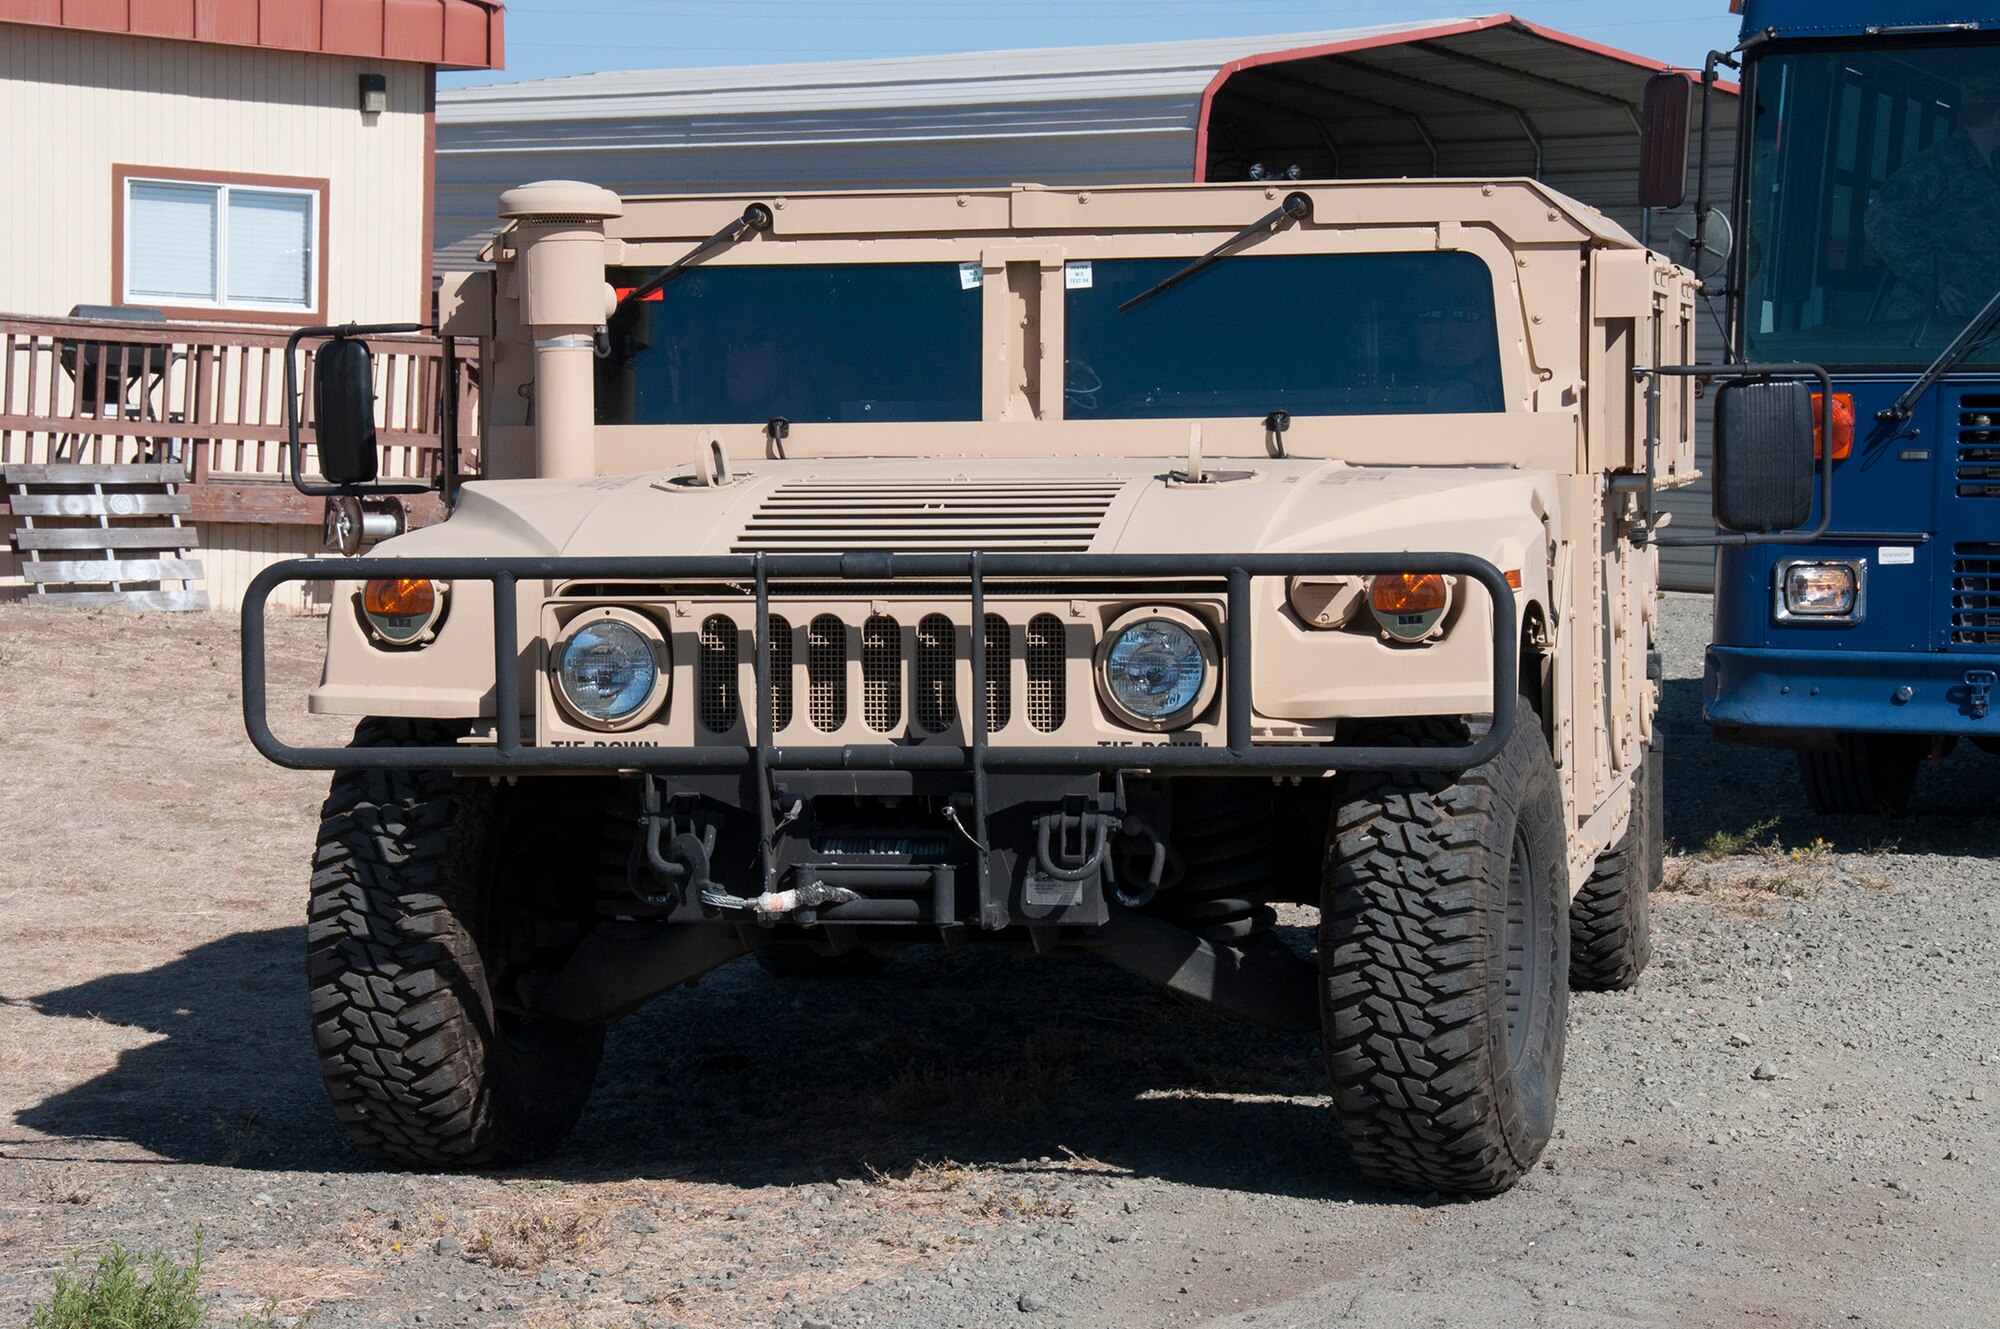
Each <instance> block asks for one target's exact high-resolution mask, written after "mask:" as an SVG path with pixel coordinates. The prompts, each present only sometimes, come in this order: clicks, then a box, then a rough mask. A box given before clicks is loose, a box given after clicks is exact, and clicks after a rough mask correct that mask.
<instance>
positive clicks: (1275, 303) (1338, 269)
mask: <svg viewBox="0 0 2000 1329" xmlns="http://www.w3.org/2000/svg"><path fill="white" fill-rule="evenodd" d="M1187 262H1188V260H1187V259H1184V258H1147V259H1099V260H1097V261H1096V262H1094V263H1083V262H1073V263H1071V264H1070V265H1069V267H1068V269H1067V273H1066V278H1065V281H1066V285H1067V288H1068V289H1066V290H1065V291H1064V307H1065V309H1066V311H1067V312H1066V319H1067V326H1068V330H1069V331H1068V336H1069V342H1068V347H1067V354H1066V356H1065V368H1064V374H1063V397H1064V401H1065V412H1066V414H1067V415H1068V417H1069V418H1070V419H1072V420H1085V419H1097V420H1132V419H1146V418H1162V417H1190V416H1211V417H1212V416H1225V415H1234V416H1247V417H1250V418H1252V419H1260V418H1262V417H1263V416H1264V415H1266V414H1268V413H1269V412H1271V411H1288V412H1290V413H1291V414H1293V415H1444V414H1459V413H1468V412H1483V411H1500V410H1504V409H1505V408H1506V402H1505V399H1504V398H1503V396H1502V392H1501V375H1500V342H1499V336H1498V334H1497V332H1496V330H1495V322H1494V310H1493V274H1492V273H1491V272H1490V271H1488V270H1487V267H1486V264H1485V263H1483V262H1481V261H1480V260H1479V259H1478V258H1476V257H1474V256H1473V255H1471V254H1459V253H1421V254H1287V255H1239V256H1237V257H1234V258H1225V259H1223V260H1222V261H1221V262H1219V263H1217V264H1215V265H1214V266H1213V267H1210V268H1208V269H1206V270H1204V271H1203V272H1201V273H1200V274H1199V275H1197V276H1195V277H1193V278H1190V279H1189V280H1188V281H1186V282H1185V283H1184V284H1182V285H1179V286H1175V287H1173V288H1172V289H1170V290H1167V291H1163V292H1162V293H1160V294H1159V295H1158V296H1156V297H1154V298H1153V299H1151V300H1148V301H1147V302H1146V303H1144V304H1142V305H1137V306H1135V307H1133V308H1132V309H1130V310H1121V309H1120V308H1119V306H1120V305H1121V304H1123V303H1125V302H1126V301H1128V300H1130V299H1132V298H1133V297H1134V296H1136V295H1138V294H1140V293H1141V292H1143V291H1145V290H1147V289H1149V288H1150V287H1152V286H1153V285H1154V284H1155V283H1156V282H1160V281H1163V280H1165V279H1166V278H1167V277H1169V276H1171V275H1173V274H1174V273H1175V272H1177V271H1179V270H1180V269H1181V268H1183V267H1185V266H1186V265H1187Z"/></svg>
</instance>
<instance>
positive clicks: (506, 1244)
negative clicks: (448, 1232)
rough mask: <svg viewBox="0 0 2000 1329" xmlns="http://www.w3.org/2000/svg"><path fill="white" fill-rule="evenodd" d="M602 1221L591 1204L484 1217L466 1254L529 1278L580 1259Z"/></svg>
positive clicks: (553, 1205) (533, 1207)
mask: <svg viewBox="0 0 2000 1329" xmlns="http://www.w3.org/2000/svg"><path fill="white" fill-rule="evenodd" d="M602 1222H603V1219H602V1218H601V1217H600V1215H599V1214H598V1212H597V1211H596V1206H595V1204H586V1203H583V1202H547V1201H544V1202H540V1203H537V1204H534V1205H531V1206H528V1207H525V1208H522V1209H518V1210H514V1211H512V1212H500V1213H494V1214H485V1215H481V1216H480V1217H478V1218H477V1219H476V1220H475V1222H474V1226H473V1237H472V1240H471V1241H469V1242H467V1243H466V1244H465V1249H466V1254H467V1255H469V1256H471V1257H472V1258H473V1259H475V1260H477V1261H479V1262H480V1263H481V1264H485V1265H490V1266H491V1267H493V1268H495V1269H518V1270H522V1271H525V1272H528V1273H533V1272H535V1271H536V1270H538V1269H541V1268H542V1267H543V1266H545V1265H548V1264H550V1263H552V1262H553V1261H556V1260H565V1259H574V1258H576V1257H577V1256H579V1255H581V1254H583V1252H584V1251H585V1249H586V1248H587V1247H589V1246H590V1244H591V1242H592V1241H593V1239H594V1238H595V1237H596V1234H597V1230H598V1228H599V1226H600V1225H601V1224H602Z"/></svg>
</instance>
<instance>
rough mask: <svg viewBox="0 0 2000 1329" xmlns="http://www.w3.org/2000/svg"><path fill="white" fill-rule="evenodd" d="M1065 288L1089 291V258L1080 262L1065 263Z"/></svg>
mask: <svg viewBox="0 0 2000 1329" xmlns="http://www.w3.org/2000/svg"><path fill="white" fill-rule="evenodd" d="M1063 288H1064V289H1065V290H1070V291H1087V290H1089V289H1090V260H1089V259H1084V260H1083V261H1082V262H1080V263H1065V264H1063Z"/></svg>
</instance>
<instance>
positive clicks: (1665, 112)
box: [1639, 70, 1695, 208]
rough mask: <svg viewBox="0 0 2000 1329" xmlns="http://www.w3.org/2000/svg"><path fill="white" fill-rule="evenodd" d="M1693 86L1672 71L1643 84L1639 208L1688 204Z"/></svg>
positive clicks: (1686, 79) (1674, 206)
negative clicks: (1644, 90) (1689, 139)
mask: <svg viewBox="0 0 2000 1329" xmlns="http://www.w3.org/2000/svg"><path fill="white" fill-rule="evenodd" d="M1694 86H1695V84H1694V79H1692V78H1691V77H1689V76H1688V75H1686V74H1683V73H1679V72H1677V71H1672V70H1669V71H1667V72H1664V73H1659V74H1655V75H1653V77H1651V78H1649V79H1647V80H1646V93H1645V98H1644V100H1643V102H1642V103H1641V110H1640V115H1639V206H1640V207H1644V208H1678V207H1679V206H1680V205H1681V204H1682V203H1683V202H1685V201H1686V200H1687V177H1688V126H1689V124H1690V123H1691V122H1692V120H1693V111H1694Z"/></svg>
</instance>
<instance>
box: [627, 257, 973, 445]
mask: <svg viewBox="0 0 2000 1329" xmlns="http://www.w3.org/2000/svg"><path fill="white" fill-rule="evenodd" d="M655 271H656V270H640V269H631V268H627V269H614V270H613V271H612V273H611V280H612V284H613V285H614V286H615V287H618V288H619V289H620V290H628V289H630V288H632V287H635V286H637V285H639V284H640V283H641V282H643V281H645V280H646V279H647V278H648V277H651V276H653V275H654V273H655ZM979 310H980V293H979V288H978V286H977V284H972V285H970V286H968V285H967V283H966V280H965V278H964V277H963V276H962V275H961V273H960V269H959V265H958V264H956V263H839V264H833V263H826V264H800V265H786V266H773V267H735V266H731V267H714V268H706V269H699V270H695V271H690V272H685V273H683V274H682V275H681V276H679V277H676V278H675V279H674V280H673V281H671V282H669V283H668V284H667V285H666V286H664V287H662V288H661V289H660V291H659V292H658V293H657V295H656V296H649V297H647V298H645V299H643V300H640V301H637V302H635V303H633V304H629V305H627V306H625V307H624V308H623V309H621V310H620V311H619V312H618V314H617V315H616V316H615V317H614V318H613V319H612V322H611V326H610V333H611V354H610V356H609V357H607V358H606V359H604V360H602V361H600V362H599V363H598V370H597V416H598V423H600V424H648V425H652V424H661V425H680V424H762V423H763V422H764V421H766V420H770V419H773V418H775V417H779V416H782V417H783V418H785V419H786V420H789V421H792V422H793V423H795V424H799V423H821V424H830V423H838V422H842V421H848V422H853V421H870V420H977V419H978V418H979V335H980V312H979Z"/></svg>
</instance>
